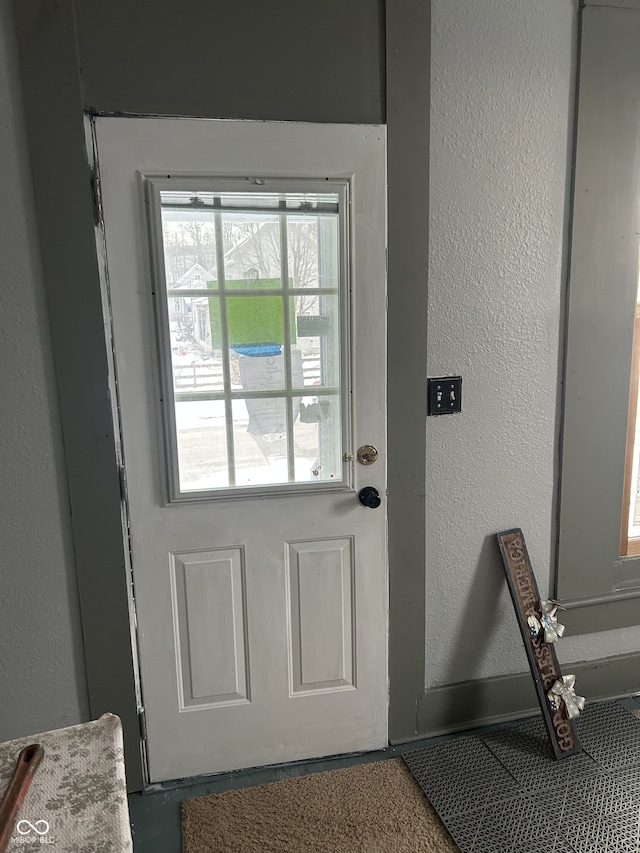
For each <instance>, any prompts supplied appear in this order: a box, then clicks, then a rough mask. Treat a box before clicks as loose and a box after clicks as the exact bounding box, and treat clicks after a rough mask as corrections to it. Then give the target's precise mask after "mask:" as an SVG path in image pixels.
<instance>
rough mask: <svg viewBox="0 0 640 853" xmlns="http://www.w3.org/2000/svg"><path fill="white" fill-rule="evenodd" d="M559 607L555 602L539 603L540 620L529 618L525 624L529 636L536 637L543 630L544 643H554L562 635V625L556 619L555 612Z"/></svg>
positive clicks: (533, 617) (534, 617)
mask: <svg viewBox="0 0 640 853" xmlns="http://www.w3.org/2000/svg"><path fill="white" fill-rule="evenodd" d="M559 606H560V605H559V604H557V603H556V602H555V601H541V602H540V614H541V616H540V619H538V618H537V617H536V616H529V618H528V619H527V623H528V625H529V630H530V631H531V636H533V637H537V636H538V634H539V633H540V631H542V630H543V629H544V640H545V643H555V642H556V641H557V640H559V639H560V637H561V636H562V635H563V634H564V625H561V624H560V623H559V622H558V620H557V619H556V612H557V610H558V607H559Z"/></svg>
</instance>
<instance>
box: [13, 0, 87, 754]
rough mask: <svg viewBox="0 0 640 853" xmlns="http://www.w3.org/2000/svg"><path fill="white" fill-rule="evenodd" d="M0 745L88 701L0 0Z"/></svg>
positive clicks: (20, 135) (39, 286)
mask: <svg viewBox="0 0 640 853" xmlns="http://www.w3.org/2000/svg"><path fill="white" fill-rule="evenodd" d="M0 306H1V307H0V382H1V388H0V399H1V400H2V404H1V405H0V436H1V440H0V482H1V483H2V492H1V496H0V543H1V547H2V557H1V559H0V626H1V627H0V741H3V740H7V739H10V738H15V737H20V736H26V735H29V734H33V733H35V732H39V731H43V730H46V729H50V728H56V727H60V726H65V725H71V724H73V723H78V722H81V721H82V720H84V719H87V717H88V701H87V691H86V681H85V676H84V660H83V654H82V645H81V630H80V616H79V605H78V594H77V584H76V579H75V563H74V555H73V547H72V543H71V533H70V526H71V525H70V517H69V507H68V496H67V489H66V473H65V468H64V458H63V447H62V437H61V429H60V418H59V412H58V406H57V400H56V383H55V377H54V372H53V365H52V355H51V342H50V337H49V331H48V318H47V309H46V302H45V294H44V289H43V281H42V270H41V267H40V256H39V248H38V234H37V229H36V225H35V219H34V212H33V200H32V186H31V176H30V172H29V165H28V159H27V155H26V140H25V132H24V120H23V115H22V94H21V90H20V81H19V77H18V69H17V57H16V48H15V36H14V32H13V15H12V11H11V9H10V7H9V3H8V2H7V0H0Z"/></svg>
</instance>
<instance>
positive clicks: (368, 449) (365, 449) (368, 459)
mask: <svg viewBox="0 0 640 853" xmlns="http://www.w3.org/2000/svg"><path fill="white" fill-rule="evenodd" d="M377 458H378V451H377V450H376V448H375V447H374V446H373V444H363V445H362V447H359V448H358V462H359V463H360V464H361V465H373V463H374V462H375V461H376V459H377Z"/></svg>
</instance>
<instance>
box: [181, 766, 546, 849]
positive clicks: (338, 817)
mask: <svg viewBox="0 0 640 853" xmlns="http://www.w3.org/2000/svg"><path fill="white" fill-rule="evenodd" d="M457 850H458V848H457V847H456V845H455V844H454V843H453V841H452V840H451V836H450V835H449V833H448V832H447V830H446V829H445V828H444V826H443V824H442V822H441V820H440V818H439V817H438V815H437V814H436V813H435V811H434V809H433V808H432V807H431V806H430V804H429V803H428V802H427V801H426V800H425V797H424V794H423V793H422V791H421V790H420V788H419V787H418V785H417V784H416V782H415V780H414V779H413V777H412V775H411V773H409V771H408V770H407V768H406V766H405V764H404V763H403V761H402V759H401V758H392V759H386V760H382V761H374V762H370V763H368V764H357V765H355V766H354V767H345V768H343V769H340V770H329V771H326V772H323V773H312V774H310V775H308V776H298V777H295V778H292V779H283V780H282V781H280V782H271V783H269V784H267V785H259V786H256V787H253V788H245V789H244V790H240V791H227V792H225V793H224V794H214V795H209V796H207V797H196V798H194V799H191V800H185V801H184V802H183V804H182V853H449V851H451V853H455V851H457ZM538 853H540V851H538Z"/></svg>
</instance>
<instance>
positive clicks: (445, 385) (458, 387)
mask: <svg viewBox="0 0 640 853" xmlns="http://www.w3.org/2000/svg"><path fill="white" fill-rule="evenodd" d="M460 411H462V376H440V377H438V378H435V379H427V414H428V415H452V414H454V413H455V412H460Z"/></svg>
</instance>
